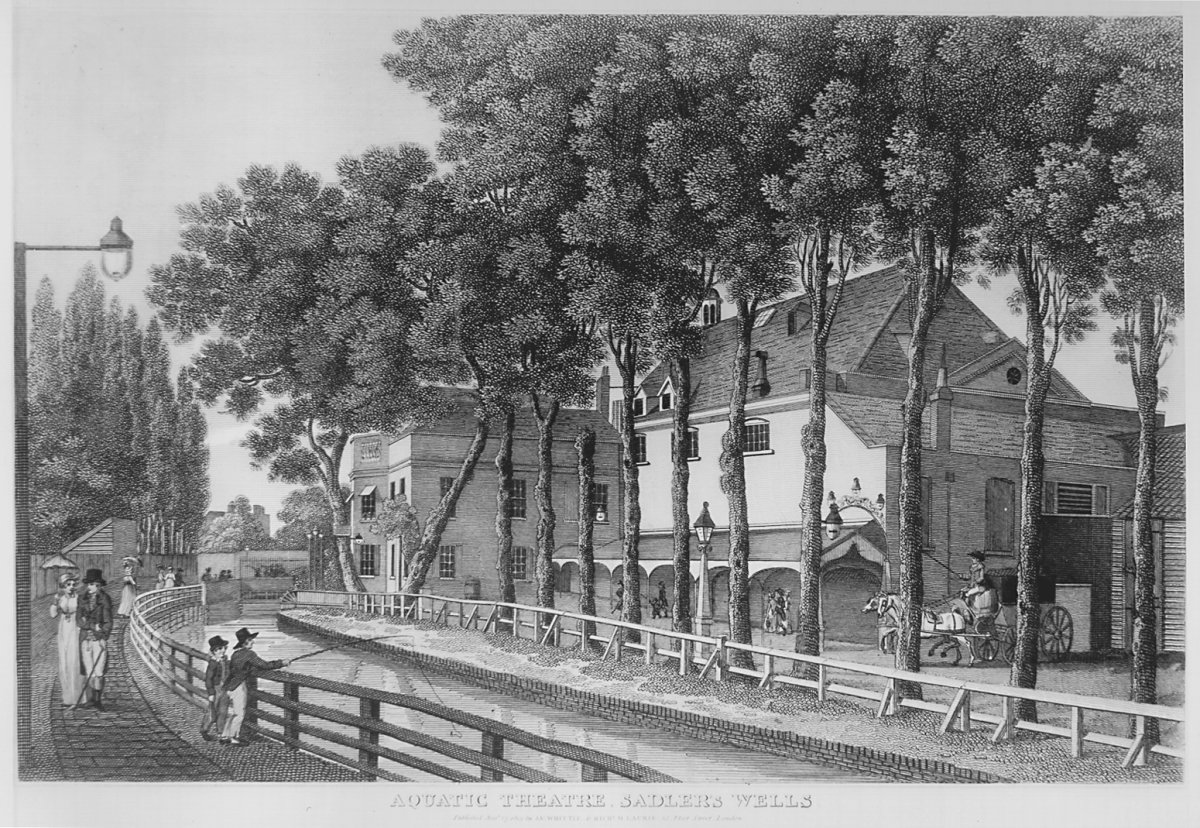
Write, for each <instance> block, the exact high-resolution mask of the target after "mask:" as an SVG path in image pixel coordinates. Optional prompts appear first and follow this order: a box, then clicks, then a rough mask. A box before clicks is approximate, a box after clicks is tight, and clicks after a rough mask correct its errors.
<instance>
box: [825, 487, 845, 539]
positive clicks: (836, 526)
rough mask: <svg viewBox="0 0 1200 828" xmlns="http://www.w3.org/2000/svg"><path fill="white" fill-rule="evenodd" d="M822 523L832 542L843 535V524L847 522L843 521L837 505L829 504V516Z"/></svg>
mask: <svg viewBox="0 0 1200 828" xmlns="http://www.w3.org/2000/svg"><path fill="white" fill-rule="evenodd" d="M830 494H832V492H831V493H830ZM821 523H823V524H824V525H825V533H826V534H827V535H829V539H830V540H836V539H837V536H838V535H840V534H841V533H842V524H843V523H845V521H844V520H842V513H841V512H840V511H839V510H838V505H837V504H836V503H830V504H829V514H827V515H826V516H825V519H824V520H823V521H821Z"/></svg>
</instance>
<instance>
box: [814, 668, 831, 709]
mask: <svg viewBox="0 0 1200 828" xmlns="http://www.w3.org/2000/svg"><path fill="white" fill-rule="evenodd" d="M828 681H829V668H828V667H826V666H825V665H824V664H818V665H817V701H819V702H823V701H825V700H826V699H828V698H829V689H828V688H827V687H826V686H825V685H826V683H827V682H828Z"/></svg>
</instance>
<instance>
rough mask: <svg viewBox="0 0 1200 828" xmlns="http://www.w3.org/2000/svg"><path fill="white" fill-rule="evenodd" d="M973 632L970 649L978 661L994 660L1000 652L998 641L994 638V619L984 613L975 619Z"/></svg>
mask: <svg viewBox="0 0 1200 828" xmlns="http://www.w3.org/2000/svg"><path fill="white" fill-rule="evenodd" d="M975 634H976V636H978V637H975V638H972V639H971V649H972V650H973V651H974V654H975V658H976V660H978V661H995V660H996V656H997V655H998V654H999V653H1000V642H999V641H997V640H996V619H995V618H994V617H993V616H991V615H984V616H981V617H980V618H978V619H977V620H976V621H975Z"/></svg>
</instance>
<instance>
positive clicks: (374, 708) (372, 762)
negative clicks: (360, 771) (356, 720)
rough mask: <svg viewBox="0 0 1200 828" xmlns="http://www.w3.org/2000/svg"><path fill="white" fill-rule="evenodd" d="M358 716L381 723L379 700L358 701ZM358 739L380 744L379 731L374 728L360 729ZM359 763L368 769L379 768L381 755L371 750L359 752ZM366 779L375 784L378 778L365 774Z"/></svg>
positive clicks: (371, 774)
mask: <svg viewBox="0 0 1200 828" xmlns="http://www.w3.org/2000/svg"><path fill="white" fill-rule="evenodd" d="M358 715H359V716H362V717H363V718H364V719H372V720H374V721H376V722H378V721H379V700H378V699H359V700H358ZM358 738H359V739H360V740H362V741H364V742H370V743H371V744H372V745H378V744H379V731H378V730H377V729H376V728H373V727H360V728H359V729H358ZM358 761H359V762H361V763H362V764H364V765H366V766H367V767H368V768H372V769H375V768H378V767H379V754H377V753H372V752H371V751H369V750H361V749H360V750H359V751H358ZM364 777H365V778H366V779H367V781H369V782H374V781H375V780H376V779H378V778H379V777H377V776H376V775H375V774H373V773H364Z"/></svg>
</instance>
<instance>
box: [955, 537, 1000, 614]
mask: <svg viewBox="0 0 1200 828" xmlns="http://www.w3.org/2000/svg"><path fill="white" fill-rule="evenodd" d="M967 557H969V558H970V559H971V574H970V575H969V576H967V580H969V581H970V583H971V585H970V586H969V587H967V588H966V589H964V590H963V592H962V597H963V601H965V602H966V604H967V607H969V608H970V609H971V611H972V612H974V613H975V614H976V615H994V614H995V613H996V604H997V601H996V584H995V583H994V582H993V581H992V576H990V575H988V572H987V565H986V563H985V562H986V560H987V556H986V555H984V554H983V553H982V552H972V553H971V554H970V555H968V556H967Z"/></svg>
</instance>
